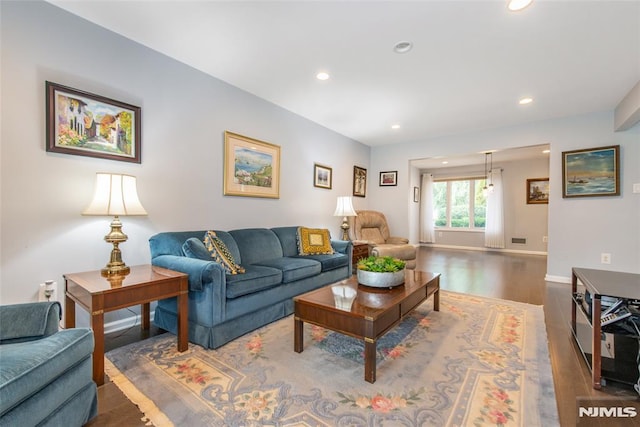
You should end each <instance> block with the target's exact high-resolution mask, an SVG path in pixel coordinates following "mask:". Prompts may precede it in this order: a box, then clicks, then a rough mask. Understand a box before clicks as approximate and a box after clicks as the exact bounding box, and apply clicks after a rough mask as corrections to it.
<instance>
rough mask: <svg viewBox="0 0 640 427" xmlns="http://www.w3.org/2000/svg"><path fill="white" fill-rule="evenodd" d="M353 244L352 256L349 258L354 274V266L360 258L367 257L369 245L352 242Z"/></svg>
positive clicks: (356, 241)
mask: <svg viewBox="0 0 640 427" xmlns="http://www.w3.org/2000/svg"><path fill="white" fill-rule="evenodd" d="M352 244H353V256H352V258H351V262H352V264H353V272H354V274H355V270H356V264H358V261H360V260H361V259H362V258H366V257H368V256H369V245H368V244H367V243H366V242H362V241H358V240H354V241H353V242H352Z"/></svg>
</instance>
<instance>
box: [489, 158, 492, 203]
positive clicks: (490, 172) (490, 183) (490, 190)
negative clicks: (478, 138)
mask: <svg viewBox="0 0 640 427" xmlns="http://www.w3.org/2000/svg"><path fill="white" fill-rule="evenodd" d="M489 162H490V163H489V193H493V177H492V176H491V175H492V174H493V153H489Z"/></svg>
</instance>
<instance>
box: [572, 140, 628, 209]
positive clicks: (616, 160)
mask: <svg viewBox="0 0 640 427" xmlns="http://www.w3.org/2000/svg"><path fill="white" fill-rule="evenodd" d="M619 195H620V146H619V145H613V146H610V147H598V148H590V149H587V150H573V151H564V152H563V153H562V197H565V198H567V197H590V196H619Z"/></svg>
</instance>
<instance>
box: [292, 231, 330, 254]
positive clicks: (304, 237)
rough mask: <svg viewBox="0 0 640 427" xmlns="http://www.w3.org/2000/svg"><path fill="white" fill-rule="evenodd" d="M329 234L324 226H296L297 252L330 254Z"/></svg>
mask: <svg viewBox="0 0 640 427" xmlns="http://www.w3.org/2000/svg"><path fill="white" fill-rule="evenodd" d="M332 253H333V247H331V235H330V234H329V230H327V229H326V228H306V227H298V254H299V255H320V254H327V255H328V254H332Z"/></svg>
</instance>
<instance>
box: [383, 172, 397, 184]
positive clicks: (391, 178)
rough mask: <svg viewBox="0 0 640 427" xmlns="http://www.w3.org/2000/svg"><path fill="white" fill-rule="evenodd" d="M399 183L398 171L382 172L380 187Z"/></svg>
mask: <svg viewBox="0 0 640 427" xmlns="http://www.w3.org/2000/svg"><path fill="white" fill-rule="evenodd" d="M393 185H398V171H387V172H380V187H390V186H393Z"/></svg>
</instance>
